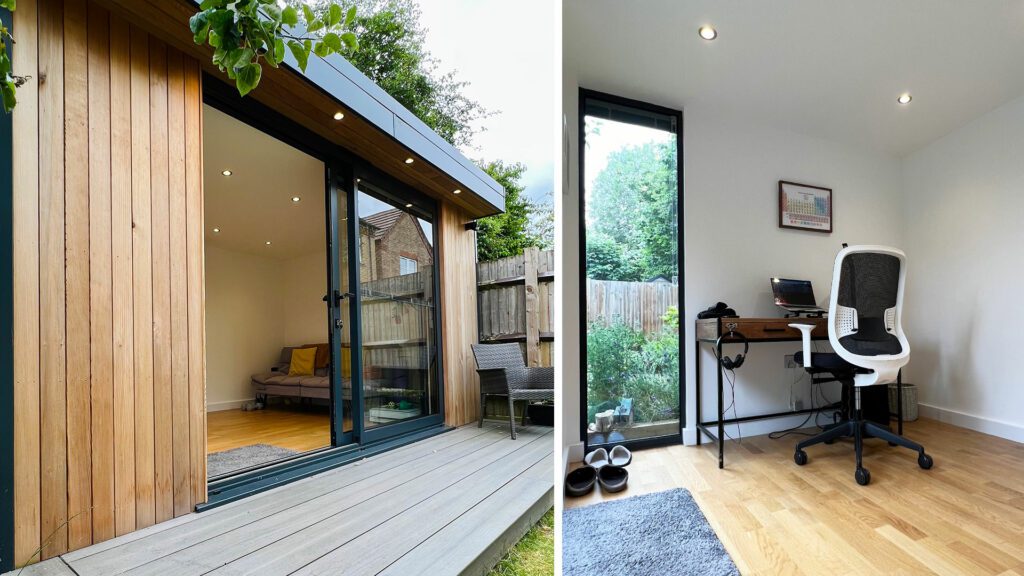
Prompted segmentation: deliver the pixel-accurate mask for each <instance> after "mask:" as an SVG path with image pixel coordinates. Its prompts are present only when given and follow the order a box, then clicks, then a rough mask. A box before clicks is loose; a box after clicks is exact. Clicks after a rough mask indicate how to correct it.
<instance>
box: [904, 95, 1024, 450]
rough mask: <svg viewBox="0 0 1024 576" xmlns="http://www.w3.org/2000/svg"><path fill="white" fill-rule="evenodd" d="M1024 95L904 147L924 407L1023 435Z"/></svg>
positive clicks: (915, 371) (916, 362)
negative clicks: (910, 150) (918, 146)
mask: <svg viewBox="0 0 1024 576" xmlns="http://www.w3.org/2000/svg"><path fill="white" fill-rule="evenodd" d="M1022 158H1024V98H1019V99H1017V100H1014V101H1012V102H1010V103H1008V104H1005V105H1003V106H1001V107H999V108H997V109H996V110H994V111H992V112H990V113H988V114H986V115H984V116H982V117H980V118H978V119H977V120H975V121H973V122H971V123H969V124H967V125H965V126H963V127H961V128H959V129H957V130H955V131H953V132H952V133H950V134H948V135H946V136H945V137H943V138H941V139H939V140H938V141H936V142H934V143H932V144H931V145H929V146H927V147H925V148H924V149H922V150H919V151H917V152H915V153H914V154H911V155H910V156H909V157H907V158H906V159H905V162H904V167H903V191H904V213H905V215H906V218H905V220H904V225H905V226H906V233H905V236H906V252H907V257H908V282H907V283H908V290H907V294H906V297H905V309H906V312H905V313H904V318H905V325H906V326H907V328H908V331H909V333H908V336H909V337H910V344H911V350H912V354H911V362H910V364H909V365H908V366H907V372H906V373H907V376H908V381H910V382H913V383H915V384H917V385H918V386H919V387H920V391H919V394H920V402H921V411H922V414H924V415H927V416H930V417H933V418H938V419H941V420H945V421H949V422H952V423H954V424H957V425H959V426H965V427H969V428H974V429H977V430H981V431H983V432H987V433H990V434H995V435H998V436H1003V437H1005V438H1011V439H1013V440H1017V441H1018V442H1024V413H1022V412H1021V407H1022V406H1024V385H1022V384H1024V381H1022V380H1024V379H1022V377H1021V372H1020V370H1019V367H1018V366H1017V365H1016V364H1017V356H1016V355H1017V353H1018V352H1017V344H1018V343H1019V342H1020V327H1021V326H1022V325H1024V299H1022V298H1021V293H1022V291H1024V289H1022V285H1024V272H1022V271H1021V268H1022V266H1021V265H1022V263H1024V256H1022V247H1024V226H1022V225H1021V217H1022V216H1024V162H1022V160H1021V159H1022Z"/></svg>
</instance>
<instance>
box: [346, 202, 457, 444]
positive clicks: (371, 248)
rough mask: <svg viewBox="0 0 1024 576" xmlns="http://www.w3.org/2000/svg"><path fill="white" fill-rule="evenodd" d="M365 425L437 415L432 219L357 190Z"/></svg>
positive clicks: (366, 426)
mask: <svg viewBox="0 0 1024 576" xmlns="http://www.w3.org/2000/svg"><path fill="white" fill-rule="evenodd" d="M358 206H359V273H360V277H361V286H360V291H361V302H362V304H361V315H362V326H361V329H362V338H363V341H362V347H363V350H362V354H363V356H362V359H363V394H364V399H363V426H364V427H365V428H366V429H371V428H375V427H380V426H385V425H388V424H395V423H399V422H403V421H407V420H410V419H413V418H417V417H420V416H427V415H430V414H437V413H438V411H439V406H440V397H439V395H438V382H437V343H436V342H435V333H436V332H435V329H434V328H435V327H434V322H435V307H436V302H435V299H434V255H435V251H434V242H433V225H432V222H431V220H430V219H429V217H427V216H424V215H422V214H419V213H416V212H413V211H412V208H413V207H412V206H406V204H405V203H402V202H399V201H397V200H394V199H392V198H390V197H389V196H388V195H386V194H385V193H384V192H383V191H381V190H378V189H375V188H374V187H373V186H371V185H367V184H365V183H364V184H362V185H361V189H360V191H359V199H358Z"/></svg>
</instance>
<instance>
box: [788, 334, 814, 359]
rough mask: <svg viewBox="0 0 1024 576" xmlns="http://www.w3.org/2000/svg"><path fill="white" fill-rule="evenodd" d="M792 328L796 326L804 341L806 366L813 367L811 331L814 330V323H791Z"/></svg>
mask: <svg viewBox="0 0 1024 576" xmlns="http://www.w3.org/2000/svg"><path fill="white" fill-rule="evenodd" d="M789 327H790V328H796V329H797V330H799V331H800V335H801V336H802V337H803V341H804V368H810V367H811V332H813V331H814V328H815V325H814V324H790V325H789Z"/></svg>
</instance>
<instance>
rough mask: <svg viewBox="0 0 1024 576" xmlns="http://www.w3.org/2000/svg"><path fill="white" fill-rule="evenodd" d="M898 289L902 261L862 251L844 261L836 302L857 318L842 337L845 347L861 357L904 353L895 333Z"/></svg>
mask: <svg viewBox="0 0 1024 576" xmlns="http://www.w3.org/2000/svg"><path fill="white" fill-rule="evenodd" d="M899 288H900V259H899V258H897V257H896V256H893V255H892V254H883V253H877V252H860V253H853V254H848V255H847V256H846V257H845V258H843V261H842V264H841V270H840V276H839V293H838V298H837V303H838V304H839V306H840V307H842V308H845V309H849V310H850V311H848V312H845V314H846V315H851V314H855V315H856V320H855V321H854V325H853V326H852V327H851V328H852V331H851V333H849V334H846V335H841V336H840V337H839V343H840V345H841V346H842V347H843V348H845V349H846V350H848V351H850V352H852V353H854V354H857V355H859V356H878V355H882V354H899V353H900V352H901V351H902V346H901V345H900V341H899V339H898V338H897V337H896V335H895V334H894V333H893V331H894V328H895V322H894V320H895V318H894V316H895V314H896V304H897V299H898V296H899ZM841 310H842V309H841ZM839 314H841V315H842V314H844V312H843V311H840V312H839Z"/></svg>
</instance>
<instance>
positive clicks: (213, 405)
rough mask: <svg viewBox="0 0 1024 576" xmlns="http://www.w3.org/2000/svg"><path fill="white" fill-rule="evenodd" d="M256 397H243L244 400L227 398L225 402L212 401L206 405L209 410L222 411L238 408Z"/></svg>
mask: <svg viewBox="0 0 1024 576" xmlns="http://www.w3.org/2000/svg"><path fill="white" fill-rule="evenodd" d="M253 400H255V398H243V399H242V400H226V401H224V402H210V403H208V404H207V405H206V411H207V412H220V411H222V410H238V409H239V408H241V407H242V405H244V404H248V403H249V402H252V401H253Z"/></svg>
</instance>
